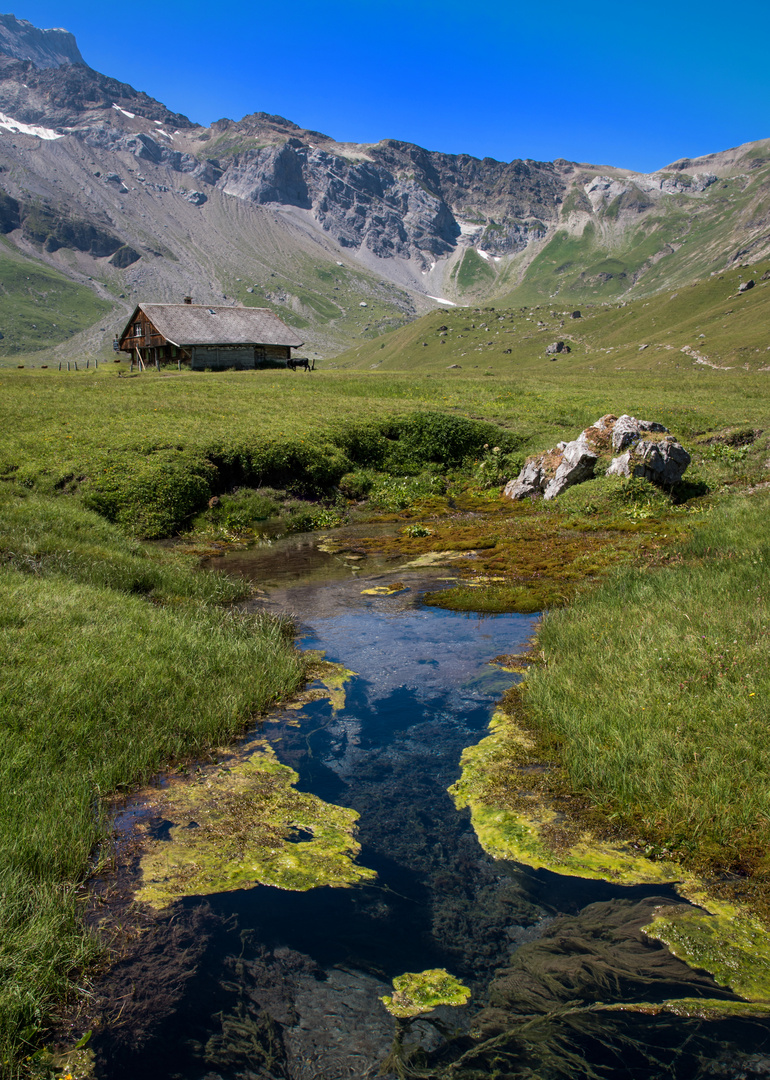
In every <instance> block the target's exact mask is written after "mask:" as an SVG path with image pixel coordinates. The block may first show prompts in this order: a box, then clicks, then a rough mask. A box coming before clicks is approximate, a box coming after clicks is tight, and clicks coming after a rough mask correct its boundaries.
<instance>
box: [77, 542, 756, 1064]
mask: <svg viewBox="0 0 770 1080" xmlns="http://www.w3.org/2000/svg"><path fill="white" fill-rule="evenodd" d="M369 535H371V527H369ZM217 565H218V566H219V567H222V568H226V569H227V570H228V571H230V572H235V573H240V574H242V575H244V576H246V577H248V578H250V579H251V580H253V581H254V582H255V583H256V584H257V585H258V586H259V588H260V590H261V593H262V595H261V597H260V599H259V600H257V601H256V603H257V604H259V606H262V607H266V608H268V609H269V610H273V611H281V612H289V613H291V614H292V615H293V616H294V618H295V620H296V622H297V625H298V628H299V644H300V647H301V648H303V649H315V650H323V651H324V652H325V655H326V659H328V660H331V661H335V662H338V663H340V664H342V665H344V667H345V668H347V669H350V671H352V672H354V673H355V674H354V675H353V677H351V678H350V679H349V680H348V681H347V682H346V683H345V687H344V691H345V693H344V704H341V701H340V700H339V699H336V700H334V699H330V697H329V696H328V695H327V696H321V695H320V694H319V696H318V698H317V700H307V701H303V703H302V707H301V709H296V708H294V709H291V708H289V709H283V710H278V711H277V712H276V713H275V714H273V715H271V716H270V717H268V718H267V719H266V720H265V721H264V722H263V723H260V724H259V725H258V726H257V727H256V728H255V729H254V731H252V732H250V733H249V735H248V736H247V738H246V740H245V742H244V745H243V747H242V748H241V749H242V752H243V753H245V754H248V753H249V751H250V745H251V744H252V743H253V745H254V747H257V746H258V745H262V744H263V741H264V740H267V741H268V742H269V743H270V745H271V746H272V747H273V749H274V750H275V753H276V755H277V757H278V759H279V760H280V762H282V763H283V764H285V765H290V766H291V767H292V768H293V769H294V770H296V772H297V773H298V775H299V781H298V783H297V788H298V789H299V790H300V791H303V792H309V793H312V794H314V795H316V796H318V797H319V798H321V799H323V800H325V801H327V802H330V803H335V804H337V805H340V806H344V807H350V808H352V809H354V810H355V811H357V813H358V814H359V815H360V819H359V821H358V828H357V838H358V840H359V842H360V844H361V851H360V854H359V855H358V859H357V861H358V862H359V863H360V864H362V865H363V866H366V867H368V868H370V869H371V870H373V871H376V875H377V876H376V878H373V879H372V880H371V881H367V882H362V883H357V884H355V885H353V886H352V887H350V888H330V887H321V888H315V889H310V890H309V891H307V892H292V891H285V890H281V889H278V888H273V887H269V886H264V885H260V886H257V887H255V888H250V889H242V890H239V891H235V892H225V893H219V894H214V895H209V896H205V897H188V898H186V899H184V900H181V901H177V902H176V903H175V904H174V905H173V906H172V907H171V908H170V909H167V910H166V911H165V912H164V913H162V914H161V915H160V916H159V917H158V918H157V919H156V920H154V921H153V922H152V924H151V925H150V926H149V927H148V928H147V930H146V932H145V933H144V934H143V935H142V937H141V938H140V940H139V942H138V943H137V944H136V946H135V947H133V948H131V949H128V950H127V952H126V955H125V956H124V957H123V959H121V961H120V962H119V963H118V964H117V965H116V966H115V967H114V969H113V970H112V971H111V972H110V973H108V975H106V976H105V979H104V981H103V984H102V985H101V987H100V989H99V993H100V996H101V1000H102V1001H103V1002H112V1003H113V1004H112V1005H111V1006H109V1007H108V1008H106V1010H105V1016H106V1018H107V1022H106V1023H105V1024H104V1025H103V1027H102V1028H101V1029H100V1030H99V1031H98V1032H97V1033H96V1034H95V1035H94V1038H93V1040H92V1046H93V1049H94V1051H95V1054H96V1064H97V1076H98V1077H99V1078H100V1080H124V1078H126V1080H127V1078H129V1077H131V1078H132V1080H133V1078H135V1077H141V1078H142V1080H251V1078H259V1080H269V1078H281V1080H342V1078H347V1077H374V1076H377V1075H383V1074H382V1073H381V1072H380V1070H381V1068H382V1066H383V1062H385V1061H386V1059H387V1058H388V1055H389V1053H390V1051H391V1049H392V1048H393V1045H394V1036H396V1034H398V1037H399V1039H401V1038H402V1037H403V1039H404V1043H405V1045H406V1047H407V1049H406V1050H404V1051H403V1053H402V1058H403V1059H404V1060H406V1059H409V1068H411V1069H412V1070H413V1071H412V1072H409V1071H408V1070H407V1071H403V1072H401V1073H399V1071H398V1070H399V1068H400V1067H401V1066H399V1065H398V1064H397V1063H396V1064H394V1063H393V1062H392V1061H391V1063H390V1064H389V1065H388V1066H387V1067H386V1071H385V1073H384V1075H386V1076H388V1077H393V1076H396V1075H420V1076H431V1077H436V1078H439V1077H441V1078H443V1077H445V1076H446V1077H449V1076H457V1077H460V1078H463V1077H464V1078H470V1077H474V1078H475V1077H486V1076H489V1077H492V1076H497V1077H511V1078H514V1077H515V1078H519V1077H521V1078H525V1077H526V1078H529V1080H551V1078H553V1080H561V1078H564V1080H567V1078H582V1077H586V1078H590V1077H607V1078H610V1080H621V1078H623V1080H626V1078H634V1080H636V1078H640V1080H641V1078H657V1077H661V1078H662V1077H678V1078H682V1080H690V1078H693V1077H729V1078H733V1080H738V1078H753V1077H767V1076H770V1023H769V1022H768V1021H767V1020H764V1019H755V1020H748V1019H744V1018H733V1019H728V1020H724V1019H722V1020H707V1019H698V1018H687V1017H679V1016H675V1015H671V1014H669V1013H662V1014H660V1015H647V1014H645V1013H640V1012H638V1011H636V1010H633V1009H632V1010H629V1011H606V1009H604V1008H596V1007H595V1006H606V1005H608V1004H610V1005H611V1004H614V1005H618V1004H621V1005H622V1004H623V1003H634V1002H662V1001H664V1000H669V999H674V998H683V997H704V998H711V999H714V998H721V999H725V1000H730V999H732V998H733V995H732V994H731V993H730V992H729V991H728V990H726V989H725V988H724V987H719V986H717V985H716V983H714V981H713V980H712V979H711V977H710V976H709V975H707V974H706V973H705V972H702V971H693V970H692V969H690V968H689V967H688V966H687V965H686V964H684V963H682V962H681V961H679V960H676V959H675V958H674V957H673V956H672V955H671V954H670V953H669V951H668V950H667V949H666V948H665V947H664V946H662V945H660V944H658V943H657V942H655V941H651V940H648V939H646V938H645V936H644V935H643V934H642V933H641V929H640V928H641V927H642V926H643V925H645V923H647V922H649V920H650V916H651V912H652V910H653V908H654V907H655V904H656V902H657V903H661V902H664V901H665V902H667V903H678V902H681V900H680V898H679V897H678V896H677V894H676V893H675V891H674V890H673V888H670V887H668V886H661V885H656V886H635V887H622V886H618V885H613V884H610V883H607V882H603V881H591V880H586V879H579V878H574V877H571V878H568V877H561V876H559V875H556V874H553V873H550V872H548V871H545V870H540V871H534V870H531V869H529V868H528V867H526V866H521V865H517V864H512V863H504V862H500V861H495V860H493V859H492V858H491V857H490V856H488V855H487V854H486V853H485V852H484V851H483V849H482V848H481V846H480V845H479V843H478V841H477V839H476V836H475V833H474V832H473V829H472V828H471V825H470V818H469V814H468V812H467V811H462V812H458V811H457V810H456V808H455V805H454V802H453V801H452V799H451V797H450V796H449V794H448V793H447V788H448V787H449V786H450V785H451V784H452V783H453V782H454V781H455V780H456V779H457V777H458V775H459V761H460V756H461V753H462V751H463V749H464V748H465V747H466V746H469V745H472V744H475V743H477V742H478V741H479V740H480V739H481V738H483V737H484V735H485V733H486V729H487V725H488V724H489V720H490V717H491V713H492V710H493V706H494V704H495V702H496V701H497V700H498V699H499V698H500V696H501V695H502V694H503V693H504V692H505V690H506V689H508V688H509V687H510V686H511V685H512V684H513V683H514V682H515V681H516V680H517V678H518V676H516V675H512V674H510V673H507V672H506V671H504V670H503V669H502V668H501V667H500V666H499V665H496V664H492V663H490V661H492V660H493V659H494V658H496V657H499V656H501V655H504V654H513V653H517V652H519V651H522V650H523V649H524V648H525V647H526V645H527V642H528V641H529V639H530V638H531V637H532V635H533V633H534V631H535V628H536V622H537V619H536V618H535V617H533V616H529V615H496V616H478V615H473V614H472V615H468V614H464V613H455V612H451V611H445V610H441V609H437V608H430V607H426V606H422V605H421V604H420V601H419V596H420V592H421V591H424V590H425V589H426V588H437V587H441V583H442V581H448V580H450V579H451V568H450V569H447V568H431V569H425V568H423V569H409V568H404V567H403V566H402V567H400V568H399V566H398V565H397V564H395V563H393V562H392V561H386V560H384V559H377V558H369V557H367V558H363V557H360V556H359V557H356V556H355V555H354V556H350V555H349V554H348V555H347V556H346V555H341V554H340V555H335V554H333V553H330V552H329V551H323V550H320V549H319V546H318V537H317V536H297V537H286V538H283V539H281V540H278V541H276V542H275V543H272V544H270V545H268V546H265V547H264V548H256V549H252V550H249V551H243V552H233V553H230V554H228V555H227V556H225V558H224V559H220V560H217ZM394 582H395V583H397V584H398V585H399V586H400V587H399V588H398V589H397V591H393V592H392V593H391V594H388V593H387V592H386V591H385V589H386V587H387V586H389V585H390V586H392V585H393V583H394ZM372 589H373V590H379V591H374V592H371V591H367V590H372ZM311 696H312V695H311ZM340 705H341V707H339V706H340ZM335 706H337V707H335ZM137 816H141V807H137V806H136V805H135V804H129V806H128V807H127V808H126V809H125V811H123V814H122V817H120V818H119V820H118V822H117V825H118V830H120V829H123V830H125V829H128V828H131V827H132V823H133V822H135V820H136V819H137ZM168 824H169V823H168V822H165V821H164V820H162V819H159V820H153V821H151V822H150V826H151V828H152V830H153V835H154V836H155V837H156V839H160V840H163V839H164V835H165V834H164V830H167V828H168ZM297 839H298V840H300V839H302V838H301V837H298V838H297ZM433 968H444V969H446V970H447V971H448V972H450V973H451V974H452V975H454V976H455V977H456V978H457V979H459V980H461V981H462V983H463V984H464V985H465V986H467V987H468V988H469V990H470V991H471V998H470V1001H469V1002H468V1004H467V1005H462V1006H456V1007H450V1006H440V1007H439V1008H438V1009H437V1010H436V1011H435V1012H434V1013H431V1014H430V1016H429V1017H428V1018H420V1019H416V1020H413V1021H410V1022H407V1023H405V1024H404V1023H398V1024H397V1022H396V1021H395V1020H394V1018H393V1017H392V1016H391V1015H390V1014H389V1013H388V1012H387V1011H386V1009H385V1008H384V1006H383V1004H382V1002H381V1001H380V998H381V997H382V996H383V995H386V994H389V993H392V986H391V980H392V979H393V978H394V977H396V976H398V975H401V974H403V973H404V972H420V971H424V970H426V969H433ZM118 1002H119V1003H120V1004H119V1005H118V1004H115V1003H118ZM589 1006H593V1007H589ZM410 1055H411V1056H410ZM403 1068H404V1069H407V1066H406V1065H403Z"/></svg>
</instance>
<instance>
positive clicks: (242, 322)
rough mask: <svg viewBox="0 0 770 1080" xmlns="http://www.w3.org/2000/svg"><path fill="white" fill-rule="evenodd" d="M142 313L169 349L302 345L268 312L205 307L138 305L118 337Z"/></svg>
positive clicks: (282, 323)
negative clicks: (182, 346)
mask: <svg viewBox="0 0 770 1080" xmlns="http://www.w3.org/2000/svg"><path fill="white" fill-rule="evenodd" d="M140 311H142V312H143V313H144V315H146V316H147V318H148V319H149V320H150V322H151V323H152V324H153V326H154V327H155V329H156V330H157V331H158V333H159V334H162V335H163V337H164V338H166V340H167V341H170V342H171V344H172V345H288V346H289V347H290V348H293V349H296V348H299V346H300V345H303V344H304V342H303V341H302V339H301V338H300V337H298V336H297V334H295V333H294V331H293V330H292V329H291V328H290V327H288V326H287V325H286V323H285V322H283V320H282V319H279V318H278V316H277V315H275V314H274V313H273V312H272V311H270V309H269V308H251V307H217V306H211V307H210V306H209V305H208V304H139V306H138V307H137V308H136V311H135V312H134V314H133V315H132V316H131V319H130V320H129V322H128V323H127V325H126V327H125V329H124V330H123V333H122V334H121V337H125V335H126V333H127V332H128V331H129V330H130V328H131V324H132V323H133V322H134V321H135V320H136V317H137V315H138V313H139V312H140Z"/></svg>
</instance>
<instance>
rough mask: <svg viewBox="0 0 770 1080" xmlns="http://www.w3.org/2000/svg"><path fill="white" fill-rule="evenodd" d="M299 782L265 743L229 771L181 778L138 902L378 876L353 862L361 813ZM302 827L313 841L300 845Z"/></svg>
mask: <svg viewBox="0 0 770 1080" xmlns="http://www.w3.org/2000/svg"><path fill="white" fill-rule="evenodd" d="M298 779H299V777H298V774H297V773H296V772H295V771H294V770H293V769H291V768H290V767H289V766H288V765H282V764H281V763H280V762H279V761H278V759H277V758H276V756H275V753H274V751H273V750H272V748H271V747H270V746H268V745H267V744H265V745H264V746H263V748H261V749H259V750H257V751H255V752H254V753H253V754H252V755H251V756H250V757H249V758H247V759H246V760H245V761H242V762H240V763H238V764H237V765H235V766H233V767H232V768H223V769H219V770H218V771H216V772H214V771H209V773H207V774H206V775H204V776H203V777H202V778H201V779H200V780H197V781H193V782H190V781H186V782H184V783H179V784H177V785H176V786H175V787H174V788H173V789H172V790H171V791H170V792H169V793H168V794H167V795H165V796H164V798H163V802H162V813H163V814H164V816H165V817H166V818H167V819H170V820H171V821H172V822H173V824H172V826H171V828H170V830H169V839H168V840H156V841H153V842H152V846H151V847H150V848H149V850H148V851H147V852H146V854H145V855H144V856H143V858H142V860H141V871H142V885H141V887H140V888H139V890H138V892H137V894H136V899H137V900H140V901H143V902H144V903H147V904H150V905H151V906H152V907H155V908H164V907H166V906H168V905H169V904H170V903H172V902H173V901H174V900H177V899H178V898H180V897H182V896H199V895H206V894H209V893H217V892H232V891H233V890H235V889H247V888H251V887H253V886H255V885H272V886H274V887H275V888H278V889H289V890H294V891H300V892H304V891H306V890H308V889H313V888H316V887H318V886H322V885H327V886H333V887H338V888H339V887H343V888H344V887H348V886H350V885H353V884H354V883H355V882H358V881H365V880H369V879H371V878H374V877H375V876H376V874H375V872H374V871H373V870H370V869H368V868H367V867H364V866H359V865H357V864H356V862H355V858H356V856H357V855H358V853H359V851H360V849H361V848H360V844H359V843H358V842H357V841H356V839H355V836H354V832H355V823H356V821H357V820H358V814H357V813H356V812H355V810H351V809H348V808H346V807H342V806H335V805H333V804H331V803H326V802H323V800H321V799H319V798H318V797H317V796H315V795H310V794H307V793H305V792H300V791H297V790H296V788H295V787H294V784H295V783H296V782H297V780H298ZM295 830H301V831H302V832H307V833H310V834H312V839H310V840H299V841H297V842H293V840H292V836H293V835H296V833H295Z"/></svg>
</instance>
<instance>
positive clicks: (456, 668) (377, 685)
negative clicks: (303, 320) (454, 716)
mask: <svg viewBox="0 0 770 1080" xmlns="http://www.w3.org/2000/svg"><path fill="white" fill-rule="evenodd" d="M383 607H384V605H383ZM535 623H536V618H535V616H532V615H494V616H488V617H485V618H479V616H478V615H467V614H465V613H462V612H455V611H444V610H442V609H441V608H410V609H406V610H400V611H394V612H390V613H389V612H386V611H383V610H382V609H379V610H377V609H372V608H369V609H359V610H356V611H352V612H349V613H346V614H342V615H339V616H337V617H336V618H334V619H319V620H318V621H317V622H315V623H314V622H313V621H312V620H311V623H310V626H306V627H304V628H303V629H304V631H305V632H304V633H303V636H302V642H301V643H302V647H303V648H310V649H325V650H326V657H327V659H328V660H336V661H339V662H340V663H343V664H344V665H345V666H346V667H348V668H350V669H352V670H353V671H355V672H356V674H358V675H360V676H361V677H362V678H364V679H365V680H366V681H367V684H368V687H367V688H368V693H369V698H370V700H371V701H373V700H377V699H379V698H382V697H386V696H388V695H389V694H391V693H392V692H393V691H394V690H397V689H401V688H404V689H407V690H412V691H414V692H416V693H417V694H418V695H419V696H420V697H421V698H423V699H425V698H430V697H435V696H439V695H441V696H445V695H446V693H447V691H449V692H450V693H451V692H452V691H458V690H461V689H464V690H465V692H466V694H470V695H471V696H473V697H476V696H477V695H479V694H480V695H481V696H484V697H486V696H488V695H492V696H495V695H497V694H499V693H501V692H502V691H503V690H504V689H505V688H506V687H508V686H510V685H511V683H512V681H513V679H512V677H511V675H510V674H508V673H506V672H502V671H500V669H499V668H497V667H485V666H484V665H485V664H486V663H487V662H488V661H489V660H491V659H492V658H493V657H495V656H499V655H501V654H504V653H515V652H518V651H520V650H521V649H523V648H524V646H525V645H526V643H527V641H528V639H529V638H530V637H531V636H532V633H533V631H534V627H535Z"/></svg>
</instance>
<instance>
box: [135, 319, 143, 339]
mask: <svg viewBox="0 0 770 1080" xmlns="http://www.w3.org/2000/svg"><path fill="white" fill-rule="evenodd" d="M141 335H142V324H141V323H140V322H137V323H134V337H141Z"/></svg>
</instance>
